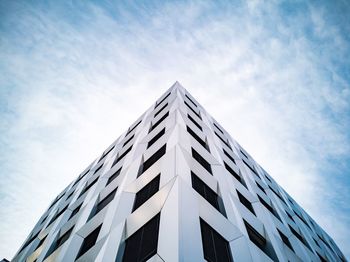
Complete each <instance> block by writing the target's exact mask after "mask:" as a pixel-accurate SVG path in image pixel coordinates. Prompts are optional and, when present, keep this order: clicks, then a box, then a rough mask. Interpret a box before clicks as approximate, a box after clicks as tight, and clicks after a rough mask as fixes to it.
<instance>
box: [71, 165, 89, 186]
mask: <svg viewBox="0 0 350 262" xmlns="http://www.w3.org/2000/svg"><path fill="white" fill-rule="evenodd" d="M89 171H90V169H89V170H88V171H86V172H85V173H84V174H83V175H82V176H81V177H79V178H78V179H77V180H76V181H75V182H74V184H73V186H72V187H74V186H75V185H76V184H78V183H79V181H80V180H81V179H82V178H83V177H84V176H85V175H86V174H87V173H89Z"/></svg>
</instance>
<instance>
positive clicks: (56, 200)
mask: <svg viewBox="0 0 350 262" xmlns="http://www.w3.org/2000/svg"><path fill="white" fill-rule="evenodd" d="M63 196H64V194H62V195H61V196H60V197H58V198H56V199H55V200H54V201H53V203H52V204H51V205H50V206H49V208H48V209H50V208H51V207H53V206H54V205H55V204H56V203H57V202H58V201H59V200H60V199H61V198H62V197H63Z"/></svg>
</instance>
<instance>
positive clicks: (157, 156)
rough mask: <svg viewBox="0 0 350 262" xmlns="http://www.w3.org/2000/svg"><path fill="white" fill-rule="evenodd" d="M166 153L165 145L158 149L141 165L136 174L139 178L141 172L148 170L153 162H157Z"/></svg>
mask: <svg viewBox="0 0 350 262" xmlns="http://www.w3.org/2000/svg"><path fill="white" fill-rule="evenodd" d="M165 152H166V144H165V145H163V146H162V147H161V148H159V149H158V150H157V151H156V152H155V153H154V154H153V155H152V156H151V157H150V158H148V159H147V160H146V161H145V162H143V164H142V165H141V166H140V170H139V173H138V176H137V177H139V176H140V175H141V174H142V173H143V172H145V171H146V170H147V169H148V168H150V167H151V166H152V165H153V164H154V163H155V162H157V161H158V160H159V159H160V158H161V157H162V156H163V155H164V154H165Z"/></svg>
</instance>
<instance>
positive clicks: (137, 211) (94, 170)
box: [12, 82, 346, 262]
mask: <svg viewBox="0 0 350 262" xmlns="http://www.w3.org/2000/svg"><path fill="white" fill-rule="evenodd" d="M12 261H28V262H32V261H36V262H41V261H125V262H128V261H153V262H156V261H157V262H159V261H166V262H170V261H244V262H246V261H346V259H345V257H344V255H343V254H342V252H341V251H340V250H339V248H338V247H337V245H336V244H335V243H334V241H333V240H332V238H331V237H329V236H328V235H327V233H326V232H324V231H323V230H322V228H320V226H318V225H317V224H316V222H315V221H314V220H313V219H312V218H311V217H310V216H309V215H308V214H307V213H306V212H305V211H304V210H303V209H302V208H301V207H300V206H299V205H298V204H297V203H296V202H295V201H294V200H293V199H292V198H291V197H290V196H289V195H288V193H287V192H285V191H284V190H283V189H282V188H281V187H280V186H279V185H277V183H276V182H275V181H274V180H273V178H272V177H271V176H270V175H269V174H267V173H266V171H265V170H264V169H263V168H262V167H261V166H259V165H258V164H257V163H256V162H255V161H254V159H252V158H251V156H250V155H249V154H248V153H247V152H246V151H245V150H244V149H243V148H242V147H241V146H240V145H239V144H238V143H237V142H236V141H235V140H234V139H233V138H232V137H231V136H230V135H229V134H228V133H227V132H226V131H225V129H224V128H223V127H222V126H221V125H220V124H219V123H217V122H216V121H215V120H214V119H213V118H212V117H211V116H210V115H209V114H208V113H207V112H206V111H205V109H204V108H203V107H202V106H201V105H200V104H199V103H198V102H197V101H196V100H195V99H194V98H193V97H192V96H191V95H190V94H189V93H188V92H187V91H186V90H185V89H184V88H183V87H182V86H181V85H180V84H179V83H178V82H176V83H175V84H174V85H173V86H172V87H171V88H170V89H169V90H167V92H166V93H165V94H164V95H163V96H162V97H161V98H160V99H159V100H158V101H157V102H156V103H155V104H154V105H153V106H152V107H151V108H149V109H148V110H147V111H146V112H145V113H144V114H143V115H142V116H141V117H140V118H139V119H138V120H137V121H136V122H135V123H134V124H132V125H131V127H130V128H129V129H128V130H127V131H126V132H125V133H124V134H123V135H122V136H120V137H119V138H118V139H117V140H116V141H115V142H114V143H113V144H111V145H110V146H109V147H108V148H107V149H106V150H105V151H104V152H103V153H102V155H101V156H99V157H98V158H97V159H96V160H95V161H94V162H93V163H91V164H90V165H89V166H88V167H87V168H86V170H84V171H83V172H82V173H81V174H80V175H79V177H78V178H77V179H76V180H75V181H73V182H72V183H71V184H70V185H69V186H68V187H67V188H66V189H64V190H63V192H62V193H61V194H60V195H59V196H58V197H57V198H56V199H55V200H54V201H53V202H52V203H51V205H50V206H49V208H48V210H47V211H46V212H45V213H44V214H43V215H42V217H41V218H40V220H39V221H38V223H37V224H36V225H35V227H34V229H33V230H32V232H31V234H30V235H29V236H28V238H27V240H26V241H25V242H24V244H23V245H22V247H21V248H20V249H19V251H18V252H17V254H16V255H15V257H14V258H13V260H12Z"/></svg>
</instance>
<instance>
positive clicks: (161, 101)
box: [154, 92, 171, 109]
mask: <svg viewBox="0 0 350 262" xmlns="http://www.w3.org/2000/svg"><path fill="white" fill-rule="evenodd" d="M170 94H171V92H170V93H169V94H167V95H166V96H165V97H164V98H163V99H162V100H160V101H159V102H158V103H157V104H156V106H155V107H154V109H156V108H157V107H158V106H159V105H160V104H161V103H163V101H164V100H165V99H167V98H168V97H169V96H170Z"/></svg>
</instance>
